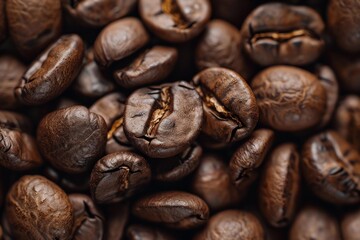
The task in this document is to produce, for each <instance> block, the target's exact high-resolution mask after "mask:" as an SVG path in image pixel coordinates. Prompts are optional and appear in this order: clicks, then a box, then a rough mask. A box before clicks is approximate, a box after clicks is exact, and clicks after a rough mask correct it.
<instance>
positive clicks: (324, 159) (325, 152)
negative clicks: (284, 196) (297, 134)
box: [302, 131, 360, 204]
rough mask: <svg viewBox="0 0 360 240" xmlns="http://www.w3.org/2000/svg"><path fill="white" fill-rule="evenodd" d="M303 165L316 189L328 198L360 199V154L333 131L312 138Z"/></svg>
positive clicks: (338, 201) (341, 200) (342, 201)
mask: <svg viewBox="0 0 360 240" xmlns="http://www.w3.org/2000/svg"><path fill="white" fill-rule="evenodd" d="M302 155H303V161H302V168H303V174H304V176H305V179H306V180H307V182H308V184H309V186H310V187H311V189H312V190H313V192H314V193H315V194H316V195H317V196H319V197H320V198H322V199H323V200H325V201H328V202H332V203H335V204H350V203H357V202H359V201H360V192H359V191H360V186H359V181H360V179H359V176H360V172H359V171H360V168H359V166H360V154H359V153H358V151H356V149H355V148H354V147H353V146H351V145H350V144H349V143H348V142H347V141H346V140H345V139H343V138H342V137H341V136H340V135H339V134H338V133H336V132H334V131H326V132H323V133H320V134H318V135H315V136H314V137H312V138H310V139H309V140H308V141H307V142H306V143H305V145H304V147H303V152H302Z"/></svg>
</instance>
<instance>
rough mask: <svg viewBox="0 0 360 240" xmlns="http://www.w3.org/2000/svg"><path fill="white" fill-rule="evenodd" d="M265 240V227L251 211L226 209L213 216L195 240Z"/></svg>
mask: <svg viewBox="0 0 360 240" xmlns="http://www.w3.org/2000/svg"><path fill="white" fill-rule="evenodd" d="M234 239H244V240H245V239H252V240H264V239H265V234H264V229H263V227H262V225H261V223H260V221H259V220H258V219H257V218H256V217H255V216H254V215H253V214H251V213H249V212H245V211H239V210H226V211H223V212H220V213H218V214H216V215H214V216H212V217H211V218H210V220H209V222H208V224H207V225H206V227H205V228H204V229H203V230H202V231H201V232H200V233H199V234H198V235H197V236H196V237H195V238H194V240H234Z"/></svg>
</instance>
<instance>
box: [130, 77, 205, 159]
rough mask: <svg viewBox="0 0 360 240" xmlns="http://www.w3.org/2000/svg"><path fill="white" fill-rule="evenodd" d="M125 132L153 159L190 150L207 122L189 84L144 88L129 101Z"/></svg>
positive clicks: (195, 94) (194, 91)
mask: <svg viewBox="0 0 360 240" xmlns="http://www.w3.org/2000/svg"><path fill="white" fill-rule="evenodd" d="M124 120H125V122H124V131H125V134H126V136H127V137H128V139H129V141H130V143H132V144H133V145H134V146H135V147H136V148H137V149H138V150H140V151H141V152H143V153H144V154H146V155H147V156H149V157H152V158H167V157H172V156H175V155H177V154H179V153H181V152H183V151H185V149H186V148H188V147H189V146H190V144H191V143H192V142H193V141H194V140H195V139H196V137H197V136H198V134H199V132H200V128H201V125H202V122H203V110H202V106H201V100H200V97H199V95H198V94H197V92H196V90H195V88H194V87H192V86H191V85H190V84H188V83H187V82H184V81H181V82H175V83H172V84H170V83H169V84H163V85H160V86H151V87H147V88H141V89H138V90H136V91H135V92H133V93H132V94H131V95H130V97H129V98H128V100H127V104H126V109H125V117H124Z"/></svg>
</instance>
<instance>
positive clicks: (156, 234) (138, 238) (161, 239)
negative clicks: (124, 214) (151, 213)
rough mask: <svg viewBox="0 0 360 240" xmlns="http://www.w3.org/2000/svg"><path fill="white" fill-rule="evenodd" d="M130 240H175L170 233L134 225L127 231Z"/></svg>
mask: <svg viewBox="0 0 360 240" xmlns="http://www.w3.org/2000/svg"><path fill="white" fill-rule="evenodd" d="M127 237H128V239H129V240H145V239H146V240H175V239H176V238H175V237H174V236H172V235H171V234H170V233H169V232H167V231H164V230H161V229H158V228H155V227H148V226H145V225H139V224H133V225H130V226H129V227H128V229H127Z"/></svg>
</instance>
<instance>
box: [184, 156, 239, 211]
mask: <svg viewBox="0 0 360 240" xmlns="http://www.w3.org/2000/svg"><path fill="white" fill-rule="evenodd" d="M191 188H192V191H193V192H194V193H195V194H196V195H198V196H199V197H201V198H202V199H203V200H204V201H205V202H206V203H207V204H208V206H209V208H210V209H211V210H214V211H217V210H221V209H226V208H229V207H235V206H236V205H237V204H238V203H239V202H240V200H241V199H242V198H243V196H244V193H243V192H240V191H238V190H237V189H236V187H235V185H234V184H233V182H232V181H231V178H230V174H229V169H228V166H227V165H226V164H225V163H224V161H223V159H221V158H220V157H218V156H216V155H209V154H206V155H204V156H202V157H201V163H200V166H199V167H198V168H197V169H196V172H195V173H194V175H193V180H192V182H191Z"/></svg>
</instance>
